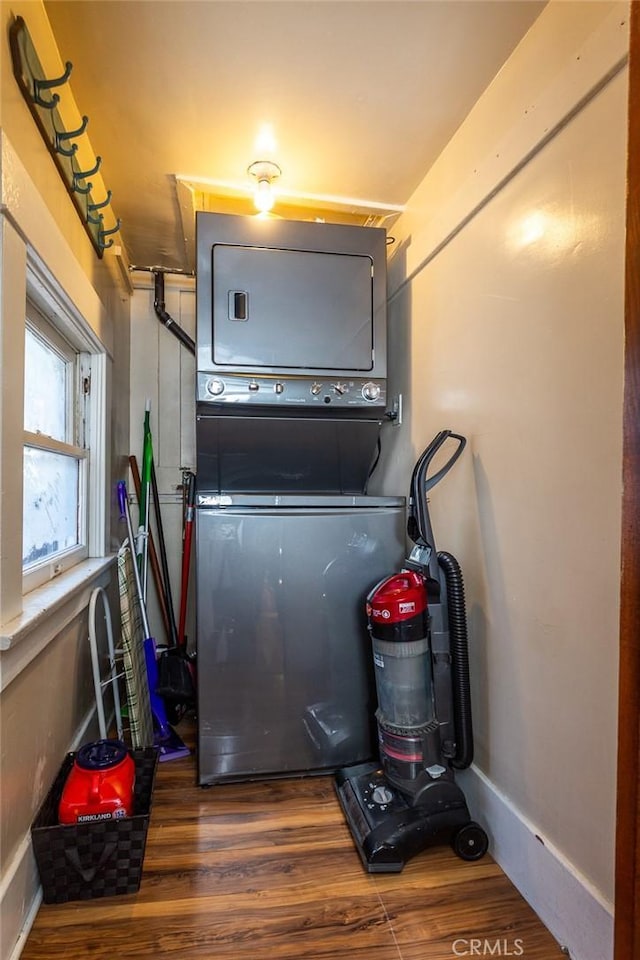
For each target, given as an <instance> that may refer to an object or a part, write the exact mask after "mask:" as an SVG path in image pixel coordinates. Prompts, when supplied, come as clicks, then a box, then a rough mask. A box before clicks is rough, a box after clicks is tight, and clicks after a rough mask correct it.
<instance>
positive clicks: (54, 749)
mask: <svg viewBox="0 0 640 960" xmlns="http://www.w3.org/2000/svg"><path fill="white" fill-rule="evenodd" d="M13 15H22V16H24V18H25V20H26V22H27V24H28V26H29V29H30V32H31V35H32V37H33V39H34V41H35V42H36V46H37V49H38V54H39V56H40V58H41V59H42V62H43V67H44V68H45V72H46V73H47V75H48V76H58V75H60V73H61V72H62V70H61V60H60V56H59V52H58V51H57V49H56V46H55V42H54V40H53V35H52V33H51V30H50V27H49V23H48V20H47V18H46V13H45V10H44V6H43V4H42V3H41V2H34V0H13V2H11V3H10V4H9V3H4V2H2V3H1V4H0V25H1V27H2V33H3V41H2V43H0V77H1V83H0V91H1V96H0V123H1V128H0V174H1V180H0V240H1V242H0V366H1V368H2V377H1V378H0V478H1V481H2V484H1V485H2V499H1V502H0V765H1V775H2V793H1V795H0V803H1V811H0V822H1V829H0V957H1V958H2V960H6V958H8V957H10V956H12V955H13V956H16V955H17V952H19V950H20V945H21V943H22V942H23V937H24V933H25V930H26V929H27V928H28V924H29V921H30V920H31V919H33V915H34V911H35V909H36V908H37V904H38V888H39V880H38V875H37V871H36V869H35V863H34V860H33V855H32V850H31V843H30V834H29V828H30V824H31V822H32V820H33V818H34V816H35V813H36V811H37V809H38V807H39V805H40V803H41V802H42V800H43V799H44V796H45V794H46V792H47V790H48V789H49V786H50V785H51V783H52V781H53V779H54V778H55V775H56V773H57V771H58V769H59V767H60V764H61V762H62V760H63V758H64V755H65V753H66V752H67V751H68V750H70V749H73V748H74V746H76V745H77V744H78V742H82V739H91V738H92V737H95V735H96V734H97V725H96V723H95V706H94V700H93V682H92V674H91V668H90V662H89V655H88V614H87V608H88V604H89V600H90V596H91V592H92V590H93V588H95V587H96V586H98V585H100V586H104V587H107V588H109V582H110V580H111V578H112V569H114V566H113V564H112V561H111V560H110V559H109V558H105V557H104V556H103V555H104V553H105V550H106V544H108V527H109V525H110V520H111V516H110V515H109V504H108V502H106V501H108V500H109V493H108V491H109V488H110V487H111V489H113V484H112V482H111V481H112V480H113V478H114V475H115V476H116V477H117V476H118V474H119V472H120V470H121V466H122V461H123V455H124V457H125V458H126V454H127V452H128V447H129V439H128V431H129V419H128V407H127V403H128V380H129V366H128V350H129V327H128V324H129V310H128V294H127V292H126V289H125V288H124V287H123V283H122V277H121V275H120V272H119V270H118V267H117V265H116V262H115V259H114V258H113V257H108V256H107V255H105V257H104V258H102V259H101V260H99V259H98V257H97V256H96V254H95V251H94V250H93V247H92V245H91V243H90V241H89V239H88V237H87V235H86V233H85V230H84V228H83V226H82V223H81V222H80V219H79V217H78V215H77V213H76V210H75V208H74V206H73V203H72V202H71V199H70V197H69V194H68V191H67V189H66V186H65V184H63V182H62V180H61V178H60V176H59V175H58V172H57V170H56V168H55V166H54V164H53V161H52V159H51V156H50V155H49V152H48V150H47V148H46V146H45V144H44V142H43V140H42V138H41V136H40V134H39V132H38V130H37V128H36V125H35V123H34V121H33V119H32V117H31V114H30V112H29V110H28V108H27V105H26V103H25V102H24V100H23V98H22V96H21V94H20V91H19V89H18V86H17V84H16V81H15V79H14V77H13V73H12V69H11V63H10V57H9V45H8V39H7V37H8V27H9V23H10V22H11V18H12V16H13ZM27 262H29V263H31V264H33V263H36V264H37V265H38V282H40V281H41V280H43V278H46V281H47V283H49V282H50V283H51V285H52V286H53V287H55V290H56V293H57V294H59V297H60V302H61V303H63V304H64V305H65V307H66V306H68V307H69V311H70V315H71V316H72V317H73V319H74V322H75V321H77V323H78V325H79V328H81V329H82V331H83V333H86V335H87V337H89V338H90V342H91V343H92V351H93V352H94V353H95V354H96V356H97V357H98V358H99V362H98V361H96V368H95V369H96V371H98V370H99V371H100V375H101V376H100V377H98V376H96V377H95V381H97V380H98V379H101V383H100V384H98V383H97V382H94V383H93V384H92V392H93V394H94V397H96V395H98V394H100V401H101V402H102V403H103V409H104V407H106V408H107V409H108V410H109V416H108V417H107V418H106V420H107V422H106V423H105V424H104V425H103V426H104V429H101V430H100V431H99V434H100V436H99V437H98V436H97V433H98V431H97V430H96V431H94V433H93V435H92V439H91V471H92V479H93V480H94V481H95V485H96V490H97V491H98V501H99V509H97V510H96V511H95V512H96V517H95V520H94V524H93V526H94V527H95V528H96V529H95V530H94V531H93V533H92V537H91V539H92V542H93V544H94V546H93V548H92V553H93V556H92V558H91V559H89V560H87V561H85V562H84V563H83V564H80V565H78V567H76V568H74V569H73V570H71V571H68V572H66V573H65V574H63V575H61V576H60V577H57V578H56V579H55V580H54V581H52V583H51V584H47V585H45V586H44V587H41V588H39V589H38V590H37V591H33V593H31V594H29V595H28V596H27V597H25V598H23V596H22V569H21V559H20V557H21V549H20V548H21V535H22V469H21V467H22V440H23V436H22V431H23V411H22V405H21V400H20V398H21V396H22V379H23V376H22V370H23V363H22V352H23V351H22V344H23V343H24V311H25V295H26V282H27V276H26V266H27ZM54 313H55V311H54ZM114 368H115V369H114ZM103 391H104V392H103ZM95 402H96V404H97V403H98V400H97V399H96V401H95ZM94 410H95V405H94ZM96 426H97V424H96ZM98 450H99V454H98ZM124 462H125V463H126V459H125V461H124ZM110 589H111V593H110V604H111V612H112V618H113V620H114V626H115V627H116V630H117V625H118V622H119V618H118V606H117V603H118V601H117V592H114V591H113V581H112V585H111V588H110ZM98 631H100V623H98ZM80 738H82V739H80Z"/></svg>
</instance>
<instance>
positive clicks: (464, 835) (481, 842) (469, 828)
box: [451, 820, 489, 860]
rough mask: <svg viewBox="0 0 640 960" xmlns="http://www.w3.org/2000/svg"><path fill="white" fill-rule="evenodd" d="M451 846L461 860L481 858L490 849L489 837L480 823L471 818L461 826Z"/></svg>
mask: <svg viewBox="0 0 640 960" xmlns="http://www.w3.org/2000/svg"><path fill="white" fill-rule="evenodd" d="M451 846H452V847H453V849H454V851H455V852H456V854H457V855H458V856H459V857H460V859H461V860H480V859H482V857H484V855H485V853H486V852H487V850H488V849H489V838H488V836H487V835H486V833H485V832H484V830H483V829H482V827H481V826H480V824H479V823H475V822H474V821H473V820H470V821H469V823H465V825H464V827H460V829H459V830H458V832H457V833H456V835H455V836H454V838H453V840H452V841H451Z"/></svg>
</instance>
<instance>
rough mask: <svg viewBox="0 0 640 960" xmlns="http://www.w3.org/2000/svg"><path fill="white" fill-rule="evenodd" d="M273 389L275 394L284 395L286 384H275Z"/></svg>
mask: <svg viewBox="0 0 640 960" xmlns="http://www.w3.org/2000/svg"><path fill="white" fill-rule="evenodd" d="M273 389H274V392H275V393H284V383H274V385H273Z"/></svg>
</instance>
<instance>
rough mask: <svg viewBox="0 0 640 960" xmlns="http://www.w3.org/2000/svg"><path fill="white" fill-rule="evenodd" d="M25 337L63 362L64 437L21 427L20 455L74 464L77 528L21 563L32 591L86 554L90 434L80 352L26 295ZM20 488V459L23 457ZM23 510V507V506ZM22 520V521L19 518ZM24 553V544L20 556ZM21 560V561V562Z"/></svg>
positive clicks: (24, 588)
mask: <svg viewBox="0 0 640 960" xmlns="http://www.w3.org/2000/svg"><path fill="white" fill-rule="evenodd" d="M24 328H25V336H26V332H27V330H28V329H30V330H31V331H32V332H33V334H34V335H35V336H37V337H39V339H40V340H42V342H43V343H44V344H45V346H47V347H48V348H49V349H51V350H52V351H53V352H54V353H56V354H57V355H58V356H59V357H60V358H61V359H62V360H63V361H64V363H65V364H66V365H67V371H68V372H67V376H66V378H65V379H66V383H65V393H66V396H65V408H66V418H67V424H66V434H67V436H66V440H59V439H56V438H54V437H51V436H47V435H46V434H42V433H39V432H38V433H33V432H31V431H29V430H26V429H24V430H23V443H22V450H23V457H24V450H25V448H26V447H30V448H34V449H37V450H44V451H48V452H51V453H55V454H62V455H63V456H68V457H70V458H71V459H73V460H74V461H76V462H77V464H78V492H77V531H78V543H76V544H74V545H73V546H71V547H68V548H67V549H65V550H59V551H57V552H56V553H55V554H53V555H52V556H49V557H45V558H43V559H42V560H40V561H36V562H35V563H33V564H31V565H29V566H28V567H25V565H24V563H22V592H23V594H26V593H29V592H30V591H31V590H35V589H36V588H37V587H39V586H42V585H43V584H45V583H48V582H49V581H50V580H52V579H53V578H54V577H57V576H59V574H61V573H64V572H65V571H66V570H69V569H71V567H74V566H75V565H76V564H78V563H81V562H82V560H85V559H86V558H87V557H88V556H89V544H88V527H89V511H90V504H91V494H90V489H89V460H90V437H89V436H88V430H87V416H86V399H87V398H86V395H85V394H84V393H83V389H82V384H83V379H82V370H81V367H82V357H83V354H82V352H81V351H80V350H79V349H78V348H77V347H74V346H73V345H72V344H71V343H69V341H68V340H67V339H66V338H65V337H64V336H63V335H62V333H61V331H60V329H59V328H58V327H57V326H56V325H55V323H54V322H53V321H52V319H51V318H50V317H47V316H45V314H44V313H43V311H42V309H41V308H40V307H39V306H38V305H37V304H36V303H35V302H34V300H33V299H32V298H31V297H29V295H27V302H26V308H25V325H24ZM22 475H23V489H24V460H23V473H22ZM23 510H24V506H23ZM23 523H24V520H23ZM23 555H24V544H23V549H22V551H21V557H22V556H23ZM21 562H22V561H21Z"/></svg>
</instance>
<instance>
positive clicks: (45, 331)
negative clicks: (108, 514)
mask: <svg viewBox="0 0 640 960" xmlns="http://www.w3.org/2000/svg"><path fill="white" fill-rule="evenodd" d="M24 367H25V369H24V446H23V522H22V531H23V535H22V569H23V586H24V590H25V592H26V591H28V590H31V589H33V588H34V587H36V586H39V585H40V584H41V583H44V582H45V581H47V580H50V579H51V578H52V577H54V576H56V575H57V574H58V573H61V572H62V571H63V570H66V569H68V568H69V567H70V566H72V565H73V564H75V563H77V562H78V561H79V560H82V559H84V558H85V557H86V556H87V553H88V551H87V516H88V502H87V499H88V498H87V490H88V453H89V451H88V443H87V439H88V438H87V437H86V435H85V433H86V425H87V423H88V417H87V404H88V390H87V386H88V383H89V382H90V379H89V376H88V357H87V356H86V355H84V354H82V353H80V352H78V351H77V350H76V349H74V348H73V347H72V346H70V344H69V343H68V342H67V341H66V340H65V339H64V338H63V337H62V336H61V334H60V333H59V331H57V330H56V329H55V328H54V327H53V325H52V324H51V323H49V322H48V321H47V320H46V319H45V317H44V316H43V315H42V314H41V313H40V312H39V311H38V310H37V308H36V307H35V305H34V304H32V303H30V302H28V303H27V318H26V327H25V362H24Z"/></svg>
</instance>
